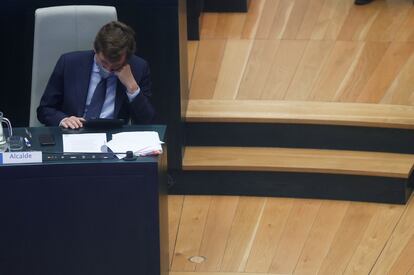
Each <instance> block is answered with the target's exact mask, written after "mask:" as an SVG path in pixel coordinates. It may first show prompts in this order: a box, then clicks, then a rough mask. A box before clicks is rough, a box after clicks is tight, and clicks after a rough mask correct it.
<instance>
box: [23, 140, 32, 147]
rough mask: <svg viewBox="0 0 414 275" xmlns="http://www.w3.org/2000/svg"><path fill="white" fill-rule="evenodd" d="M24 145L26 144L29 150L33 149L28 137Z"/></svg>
mask: <svg viewBox="0 0 414 275" xmlns="http://www.w3.org/2000/svg"><path fill="white" fill-rule="evenodd" d="M24 143H25V144H26V147H27V148H30V147H32V144H30V141H29V139H28V138H27V137H25V138H24Z"/></svg>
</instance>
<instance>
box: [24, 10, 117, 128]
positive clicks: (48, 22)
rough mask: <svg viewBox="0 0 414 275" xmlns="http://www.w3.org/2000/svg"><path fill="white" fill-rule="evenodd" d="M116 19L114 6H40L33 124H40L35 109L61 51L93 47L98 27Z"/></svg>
mask: <svg viewBox="0 0 414 275" xmlns="http://www.w3.org/2000/svg"><path fill="white" fill-rule="evenodd" d="M114 20H117V13H116V9H115V8H114V7H109V6H58V7H49V8H41V9H37V10H36V12H35V30H34V44H33V67H32V90H31V99H30V126H32V127H33V126H39V125H41V124H40V122H39V121H38V120H37V116H36V109H37V107H38V106H39V103H40V98H41V97H42V94H43V92H44V90H45V87H46V84H47V82H48V80H49V77H50V74H51V73H52V71H53V69H54V67H55V65H56V62H57V60H58V58H59V57H60V55H62V54H63V53H66V52H70V51H77V50H90V49H93V41H94V39H95V36H96V33H97V32H98V31H99V29H100V28H101V27H102V26H103V25H105V24H106V23H108V22H110V21H114Z"/></svg>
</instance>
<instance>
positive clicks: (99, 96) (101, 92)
mask: <svg viewBox="0 0 414 275" xmlns="http://www.w3.org/2000/svg"><path fill="white" fill-rule="evenodd" d="M105 97H106V78H102V79H101V81H99V83H98V85H96V88H95V91H94V92H93V96H92V99H91V103H90V104H89V106H88V110H87V111H86V114H85V118H86V119H95V118H99V115H100V114H101V111H102V106H103V104H104V101H105Z"/></svg>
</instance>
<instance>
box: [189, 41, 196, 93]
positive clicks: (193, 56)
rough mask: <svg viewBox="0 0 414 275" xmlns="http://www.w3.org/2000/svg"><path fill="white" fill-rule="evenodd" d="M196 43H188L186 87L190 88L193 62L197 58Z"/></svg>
mask: <svg viewBox="0 0 414 275" xmlns="http://www.w3.org/2000/svg"><path fill="white" fill-rule="evenodd" d="M197 50H198V41H188V44H187V51H188V87H191V79H192V77H193V71H194V67H195V61H196V57H197Z"/></svg>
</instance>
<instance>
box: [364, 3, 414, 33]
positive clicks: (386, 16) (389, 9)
mask: <svg viewBox="0 0 414 275" xmlns="http://www.w3.org/2000/svg"><path fill="white" fill-rule="evenodd" d="M412 5H413V4H412V2H411V1H407V0H393V1H392V5H383V6H382V8H381V9H380V12H379V14H378V16H377V17H376V18H375V21H374V22H373V24H372V26H371V28H370V30H369V32H368V34H367V38H366V39H367V40H368V41H393V40H394V36H395V35H396V33H397V32H398V30H399V29H401V25H402V24H403V22H404V21H405V18H406V17H407V14H408V12H409V11H410V8H411V7H412Z"/></svg>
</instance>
